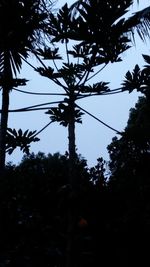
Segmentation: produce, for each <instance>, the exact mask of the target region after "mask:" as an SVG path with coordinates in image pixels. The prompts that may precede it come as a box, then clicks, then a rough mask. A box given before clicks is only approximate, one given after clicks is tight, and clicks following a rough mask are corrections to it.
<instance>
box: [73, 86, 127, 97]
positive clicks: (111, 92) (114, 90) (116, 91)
mask: <svg viewBox="0 0 150 267" xmlns="http://www.w3.org/2000/svg"><path fill="white" fill-rule="evenodd" d="M123 92H125V91H122V88H117V89H113V90H110V91H108V92H102V93H92V92H91V93H89V94H87V95H82V94H80V95H78V96H77V99H78V100H79V99H83V98H86V97H90V96H104V95H114V94H119V93H123Z"/></svg>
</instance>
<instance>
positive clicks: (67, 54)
mask: <svg viewBox="0 0 150 267" xmlns="http://www.w3.org/2000/svg"><path fill="white" fill-rule="evenodd" d="M65 47H66V55H67V61H68V65H69V64H70V60H69V54H68V45H67V41H66V40H65Z"/></svg>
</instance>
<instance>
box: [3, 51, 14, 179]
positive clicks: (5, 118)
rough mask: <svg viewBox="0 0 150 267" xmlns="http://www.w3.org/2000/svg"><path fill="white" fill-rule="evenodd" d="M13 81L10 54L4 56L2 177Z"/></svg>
mask: <svg viewBox="0 0 150 267" xmlns="http://www.w3.org/2000/svg"><path fill="white" fill-rule="evenodd" d="M11 79H12V76H11V71H10V64H9V53H8V52H5V54H4V75H3V83H4V85H3V88H2V111H1V122H0V177H1V176H2V175H3V173H4V170H5V159H6V133H7V124H8V109H9V91H10V80H11Z"/></svg>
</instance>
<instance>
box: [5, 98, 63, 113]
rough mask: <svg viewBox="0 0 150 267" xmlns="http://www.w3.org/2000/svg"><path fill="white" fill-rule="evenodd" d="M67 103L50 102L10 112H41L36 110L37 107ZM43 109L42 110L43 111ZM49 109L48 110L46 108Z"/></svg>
mask: <svg viewBox="0 0 150 267" xmlns="http://www.w3.org/2000/svg"><path fill="white" fill-rule="evenodd" d="M64 102H65V101H64V100H63V101H54V102H48V103H43V104H38V105H33V106H29V107H25V108H20V109H12V110H9V112H22V111H30V110H40V108H39V109H34V108H37V107H41V106H46V105H53V104H59V103H64ZM42 109H43V108H41V110H42ZM44 109H47V108H44ZM1 112H2V110H0V113H1Z"/></svg>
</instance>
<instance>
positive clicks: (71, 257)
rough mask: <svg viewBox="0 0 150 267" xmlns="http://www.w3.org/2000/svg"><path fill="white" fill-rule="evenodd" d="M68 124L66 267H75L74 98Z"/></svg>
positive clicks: (71, 102)
mask: <svg viewBox="0 0 150 267" xmlns="http://www.w3.org/2000/svg"><path fill="white" fill-rule="evenodd" d="M69 111H70V122H69V125H68V140H69V184H70V194H69V196H68V226H67V228H68V229H67V251H66V267H75V266H76V264H75V236H74V234H75V233H74V232H75V224H76V214H77V207H76V199H77V184H76V183H77V181H76V173H75V162H76V145H75V112H74V111H75V105H74V97H72V98H70V107H69Z"/></svg>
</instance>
